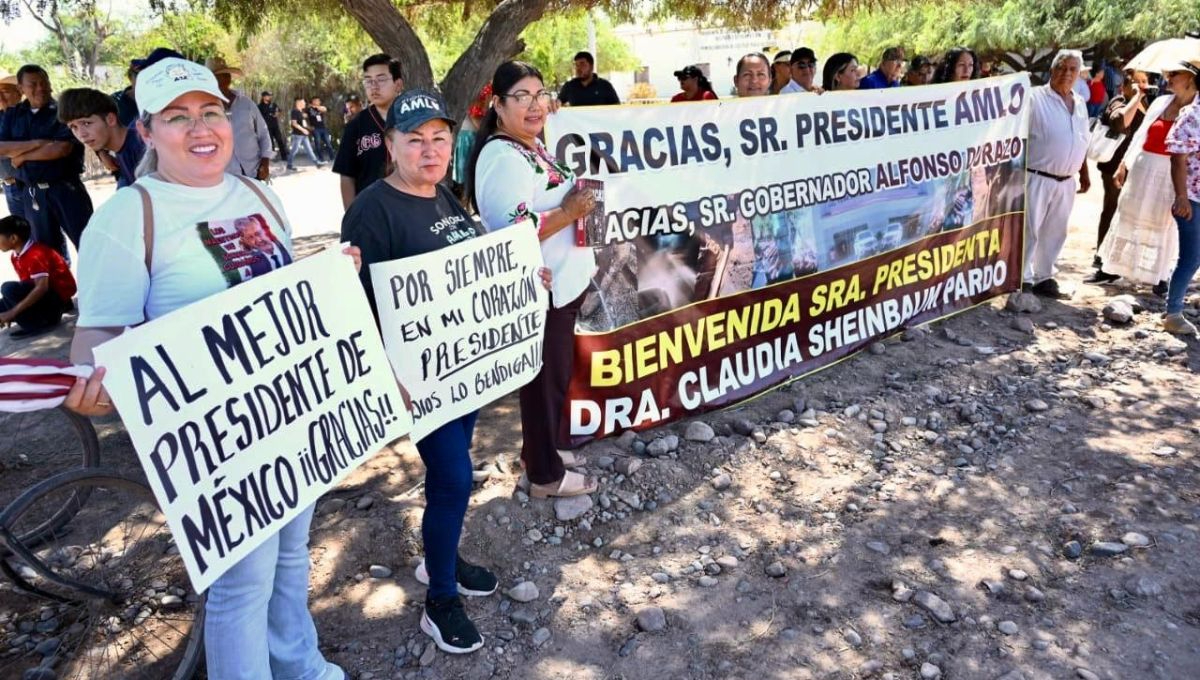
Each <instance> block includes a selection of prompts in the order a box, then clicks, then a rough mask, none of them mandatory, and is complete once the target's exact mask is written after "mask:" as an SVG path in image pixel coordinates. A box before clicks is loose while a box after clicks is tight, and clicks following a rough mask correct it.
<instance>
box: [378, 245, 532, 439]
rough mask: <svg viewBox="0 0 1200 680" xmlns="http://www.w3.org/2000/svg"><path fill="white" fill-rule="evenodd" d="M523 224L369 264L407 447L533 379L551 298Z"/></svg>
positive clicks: (380, 325)
mask: <svg viewBox="0 0 1200 680" xmlns="http://www.w3.org/2000/svg"><path fill="white" fill-rule="evenodd" d="M541 267H542V250H541V247H540V245H539V244H538V238H537V232H536V231H535V230H534V228H533V225H532V224H531V223H530V222H527V221H526V222H520V223H518V224H515V225H513V226H511V227H506V228H504V229H500V230H498V231H495V232H493V233H490V234H486V235H484V236H480V237H478V238H473V239H471V240H469V241H463V242H462V243H458V244H455V245H453V246H449V247H447V248H442V249H441V250H437V251H434V252H432V253H427V254H425V255H418V256H416V257H406V258H404V259H401V260H393V261H391V262H380V263H378V264H373V265H371V280H372V282H373V283H374V288H375V301H376V307H377V308H378V310H379V327H380V331H381V332H382V334H383V343H384V345H385V346H386V347H387V353H388V358H389V359H391V362H392V366H393V368H394V369H395V371H396V378H397V379H398V380H399V381H400V384H402V385H404V387H405V389H407V390H408V393H409V396H410V397H411V399H412V406H413V429H412V437H413V439H414V440H420V439H423V438H424V437H425V436H426V435H428V434H429V433H430V432H433V431H434V430H436V429H437V428H439V427H441V426H442V425H445V424H446V423H448V422H450V421H452V420H454V419H455V418H458V417H460V416H463V415H465V414H467V413H470V412H471V411H474V410H476V409H478V408H480V407H482V406H485V405H487V404H488V403H490V402H493V401H495V400H496V399H499V398H500V397H502V396H504V395H506V394H508V393H509V392H512V391H513V390H515V389H517V388H518V387H520V386H522V385H524V384H526V383H528V382H529V381H531V380H533V378H534V377H535V376H536V375H537V374H538V371H540V370H541V369H542V338H543V335H544V333H545V328H544V322H545V319H546V308H547V306H548V303H549V293H548V292H547V291H546V289H545V287H544V286H543V285H542V280H541V277H540V275H539V274H538V271H539V270H540V269H541Z"/></svg>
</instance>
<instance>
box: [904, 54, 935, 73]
mask: <svg viewBox="0 0 1200 680" xmlns="http://www.w3.org/2000/svg"><path fill="white" fill-rule="evenodd" d="M932 65H933V62H932V61H929V57H921V56H917V57H913V58H912V61H911V62H909V64H908V70H910V71H920V70H921V69H923V68H925V67H926V66H932Z"/></svg>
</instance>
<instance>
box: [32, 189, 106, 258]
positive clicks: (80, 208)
mask: <svg viewBox="0 0 1200 680" xmlns="http://www.w3.org/2000/svg"><path fill="white" fill-rule="evenodd" d="M21 199H22V201H23V202H24V204H25V219H26V220H28V221H29V227H30V230H31V231H32V232H33V240H35V241H37V242H38V243H44V244H46V245H47V246H50V247H51V248H53V249H55V250H57V251H58V252H60V253H62V255H63V256H64V257H66V255H67V243H66V241H65V240H64V239H63V232H66V234H67V238H69V239H71V243H74V244H75V249H76V250H78V249H79V239H80V238H82V237H83V228H84V227H86V226H87V223H88V220H90V219H92V197H91V196H88V192H87V189H85V188H84V187H83V182H81V181H79V179H78V178H72V179H69V180H63V181H61V182H50V183H49V184H45V185H41V184H29V185H26V188H25V194H24V195H23V196H22V197H21Z"/></svg>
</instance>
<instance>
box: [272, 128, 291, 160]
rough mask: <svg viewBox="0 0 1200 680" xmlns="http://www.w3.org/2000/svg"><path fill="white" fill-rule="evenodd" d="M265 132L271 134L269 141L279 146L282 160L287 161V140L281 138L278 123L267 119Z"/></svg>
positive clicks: (281, 132) (281, 133)
mask: <svg viewBox="0 0 1200 680" xmlns="http://www.w3.org/2000/svg"><path fill="white" fill-rule="evenodd" d="M267 133H268V134H270V135H271V143H272V144H274V145H275V146H276V147H278V148H279V155H281V156H283V162H284V163H286V162H288V147H287V140H285V139H284V138H283V131H282V130H280V129H279V123H272V122H271V121H267Z"/></svg>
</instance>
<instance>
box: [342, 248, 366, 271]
mask: <svg viewBox="0 0 1200 680" xmlns="http://www.w3.org/2000/svg"><path fill="white" fill-rule="evenodd" d="M342 253H343V254H345V255H349V256H350V257H351V258H353V259H354V271H356V272H360V273H361V272H362V249H361V248H359V247H358V246H346V247H345V248H342Z"/></svg>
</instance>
